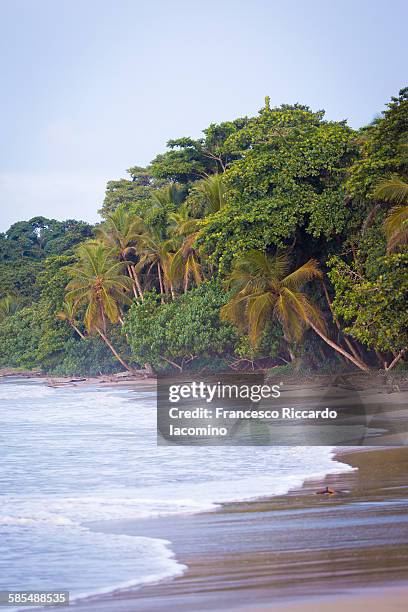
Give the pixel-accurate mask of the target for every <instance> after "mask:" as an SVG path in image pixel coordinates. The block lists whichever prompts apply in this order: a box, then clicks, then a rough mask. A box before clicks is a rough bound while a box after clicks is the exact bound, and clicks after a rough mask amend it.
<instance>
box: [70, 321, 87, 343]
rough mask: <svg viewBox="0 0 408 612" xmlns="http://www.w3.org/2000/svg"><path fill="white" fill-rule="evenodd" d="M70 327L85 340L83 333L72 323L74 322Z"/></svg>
mask: <svg viewBox="0 0 408 612" xmlns="http://www.w3.org/2000/svg"><path fill="white" fill-rule="evenodd" d="M71 327H72V328H73V329H75V331H76V333H77V334H78V336H80V337H81V338H82V340H85V336H84V334H83V333H82V332H81V331H80V330H79V329H78V328H77V326H76V325H74V323H71Z"/></svg>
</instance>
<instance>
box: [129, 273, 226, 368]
mask: <svg viewBox="0 0 408 612" xmlns="http://www.w3.org/2000/svg"><path fill="white" fill-rule="evenodd" d="M227 297H228V296H227V295H226V294H225V292H223V291H222V289H220V287H219V286H218V285H217V284H215V283H205V284H203V285H201V286H200V287H199V288H197V289H193V290H191V291H189V292H188V293H187V294H185V295H182V296H180V297H178V298H177V299H176V300H174V301H173V302H170V303H168V304H160V302H159V300H158V298H157V296H156V295H155V294H150V295H146V296H145V301H144V303H143V304H141V305H140V304H133V306H132V307H131V308H130V310H129V312H128V314H127V315H126V318H125V325H124V333H126V334H127V335H128V342H129V345H130V348H131V351H132V360H133V361H134V362H136V363H138V364H140V365H143V364H144V363H145V362H146V361H147V362H149V363H151V364H152V365H153V366H154V367H156V368H158V369H165V368H167V367H172V366H171V363H170V362H173V363H176V364H177V365H178V366H180V367H183V365H184V364H185V363H186V361H188V360H189V359H191V358H192V357H197V356H200V357H201V358H206V360H207V361H208V362H210V361H211V360H212V359H213V358H214V357H217V356H218V357H224V356H227V355H228V354H232V353H233V350H234V346H235V342H236V339H237V338H236V334H235V332H234V330H233V328H232V326H231V325H229V324H227V323H222V322H221V321H220V318H219V310H220V307H221V306H222V305H223V304H224V303H225V301H226V299H227Z"/></svg>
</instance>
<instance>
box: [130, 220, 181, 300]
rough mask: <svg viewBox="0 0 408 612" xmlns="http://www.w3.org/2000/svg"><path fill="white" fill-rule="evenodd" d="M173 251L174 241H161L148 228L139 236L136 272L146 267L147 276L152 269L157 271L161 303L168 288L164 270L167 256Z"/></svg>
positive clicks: (160, 238)
mask: <svg viewBox="0 0 408 612" xmlns="http://www.w3.org/2000/svg"><path fill="white" fill-rule="evenodd" d="M173 249H174V240H172V239H167V238H165V239H163V238H162V237H161V236H160V235H159V234H158V233H157V232H156V231H155V230H153V229H151V228H149V229H147V230H146V231H145V232H144V234H142V235H141V236H140V239H139V243H138V246H137V251H138V254H139V257H140V259H139V263H138V264H137V266H136V270H137V271H140V270H143V269H144V268H146V267H147V274H150V273H151V271H152V269H154V268H155V269H156V270H157V278H158V281H159V290H160V296H161V301H162V302H163V301H164V296H165V294H166V293H167V290H168V286H167V284H166V278H165V269H166V266H167V265H168V258H169V254H170V253H171V252H172V251H173Z"/></svg>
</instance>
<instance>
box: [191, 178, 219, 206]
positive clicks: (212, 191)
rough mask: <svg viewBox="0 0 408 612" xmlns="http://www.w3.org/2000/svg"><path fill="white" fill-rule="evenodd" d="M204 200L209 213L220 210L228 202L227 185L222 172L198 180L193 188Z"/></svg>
mask: <svg viewBox="0 0 408 612" xmlns="http://www.w3.org/2000/svg"><path fill="white" fill-rule="evenodd" d="M192 191H193V192H195V193H197V194H199V195H200V196H201V197H202V199H203V200H204V206H205V212H206V214H207V215H210V214H212V213H215V212H218V211H219V210H221V208H223V207H224V205H225V202H226V187H225V183H224V180H223V175H222V174H213V175H212V176H209V177H208V178H205V179H202V180H201V181H197V182H196V183H195V184H194V187H193V189H192Z"/></svg>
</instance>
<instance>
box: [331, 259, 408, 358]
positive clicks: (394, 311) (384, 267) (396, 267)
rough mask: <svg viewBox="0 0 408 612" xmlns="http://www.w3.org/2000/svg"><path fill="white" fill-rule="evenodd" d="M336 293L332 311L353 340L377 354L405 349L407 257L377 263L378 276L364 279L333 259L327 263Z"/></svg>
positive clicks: (350, 266) (407, 334) (353, 268)
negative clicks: (378, 352) (343, 322)
mask: <svg viewBox="0 0 408 612" xmlns="http://www.w3.org/2000/svg"><path fill="white" fill-rule="evenodd" d="M329 263H330V266H331V271H330V273H329V277H330V279H331V281H332V283H333V286H334V289H335V295H336V297H335V300H334V302H333V308H334V311H335V313H336V314H337V316H338V317H341V318H342V319H343V320H344V321H345V322H346V324H347V327H346V329H345V332H346V333H349V334H350V335H351V336H352V337H353V338H356V339H357V340H359V341H360V342H361V343H362V344H364V345H365V346H367V347H369V348H374V349H375V350H377V351H391V352H392V353H398V352H399V351H401V350H406V349H407V348H408V311H407V304H408V253H398V254H394V255H389V256H387V257H382V258H380V259H379V260H378V274H377V276H374V275H373V274H371V275H367V274H364V272H363V273H362V271H361V270H359V269H356V266H355V265H353V264H347V263H345V262H344V261H342V260H341V259H340V258H338V257H335V258H332V260H331V261H330V262H329Z"/></svg>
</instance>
